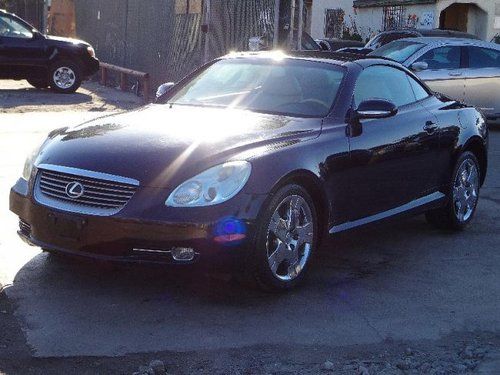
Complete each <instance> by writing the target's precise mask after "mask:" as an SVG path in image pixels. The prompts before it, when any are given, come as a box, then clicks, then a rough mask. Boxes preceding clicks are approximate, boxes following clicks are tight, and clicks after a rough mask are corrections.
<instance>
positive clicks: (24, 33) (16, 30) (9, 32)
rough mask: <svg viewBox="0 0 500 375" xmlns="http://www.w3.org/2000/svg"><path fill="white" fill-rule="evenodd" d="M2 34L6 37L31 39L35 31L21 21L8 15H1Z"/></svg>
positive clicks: (0, 30) (0, 29)
mask: <svg viewBox="0 0 500 375" xmlns="http://www.w3.org/2000/svg"><path fill="white" fill-rule="evenodd" d="M0 36H3V37H6V38H22V39H31V38H33V33H32V32H31V30H29V29H28V28H26V27H25V26H24V25H22V24H21V23H19V22H17V21H16V20H15V19H12V18H10V17H7V16H0Z"/></svg>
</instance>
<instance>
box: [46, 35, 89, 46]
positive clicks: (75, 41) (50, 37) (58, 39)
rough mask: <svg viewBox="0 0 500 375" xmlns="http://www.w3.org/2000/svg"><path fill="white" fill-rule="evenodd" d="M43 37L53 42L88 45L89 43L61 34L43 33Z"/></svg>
mask: <svg viewBox="0 0 500 375" xmlns="http://www.w3.org/2000/svg"><path fill="white" fill-rule="evenodd" d="M45 37H46V38H47V39H48V40H52V41H55V42H63V43H71V44H83V45H86V46H90V44H88V43H87V42H84V41H83V40H79V39H72V38H64V37H61V36H54V35H45Z"/></svg>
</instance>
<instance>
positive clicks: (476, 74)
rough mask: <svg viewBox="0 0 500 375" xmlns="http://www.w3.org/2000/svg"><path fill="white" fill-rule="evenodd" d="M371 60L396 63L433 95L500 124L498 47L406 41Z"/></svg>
mask: <svg viewBox="0 0 500 375" xmlns="http://www.w3.org/2000/svg"><path fill="white" fill-rule="evenodd" d="M370 55H372V56H382V57H387V58H390V59H392V60H396V61H398V62H400V63H402V64H403V65H405V66H406V67H408V68H410V69H411V70H413V71H414V72H415V73H416V74H417V75H418V76H419V77H420V78H421V79H422V80H424V81H425V82H426V83H427V85H428V86H429V87H430V88H431V89H433V90H434V91H437V92H440V93H443V94H445V95H447V96H449V97H451V98H454V99H457V100H460V101H462V102H465V103H468V104H471V105H474V106H476V107H477V108H479V109H481V111H482V112H483V113H484V114H485V115H486V116H487V117H488V119H489V120H495V121H497V120H500V45H498V44H494V43H488V42H483V41H480V40H472V39H455V38H454V39H451V38H408V39H400V40H397V41H394V42H391V43H389V44H386V45H385V46H383V47H381V48H379V49H376V50H375V51H373V52H372V53H370Z"/></svg>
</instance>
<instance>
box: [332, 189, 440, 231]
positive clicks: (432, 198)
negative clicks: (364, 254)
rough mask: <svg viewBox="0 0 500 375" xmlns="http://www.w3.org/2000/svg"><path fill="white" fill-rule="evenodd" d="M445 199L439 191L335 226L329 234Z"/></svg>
mask: <svg viewBox="0 0 500 375" xmlns="http://www.w3.org/2000/svg"><path fill="white" fill-rule="evenodd" d="M444 197H446V195H444V194H443V193H441V192H439V191H438V192H435V193H432V194H429V195H426V196H425V197H421V198H418V199H415V200H413V201H411V202H408V203H406V204H403V205H402V206H399V207H396V208H391V209H390V210H387V211H383V212H379V213H378V214H375V215H372V216H367V217H364V218H361V219H358V220H354V221H348V222H346V223H342V224H339V225H334V226H333V227H331V228H330V231H329V232H330V234H333V233H338V232H342V231H344V230H348V229H352V228H356V227H360V226H362V225H365V224H369V223H373V222H374V221H378V220H382V219H386V218H388V217H391V216H395V215H398V214H401V213H403V212H406V211H410V210H412V209H414V208H417V207H420V206H423V205H425V204H428V203H432V202H434V201H437V200H439V199H442V198H444Z"/></svg>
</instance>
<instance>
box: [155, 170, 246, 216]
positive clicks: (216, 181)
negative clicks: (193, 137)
mask: <svg viewBox="0 0 500 375" xmlns="http://www.w3.org/2000/svg"><path fill="white" fill-rule="evenodd" d="M251 171H252V165H251V164H250V163H249V162H247V161H232V162H228V163H224V164H220V165H217V166H215V167H213V168H210V169H207V170H206V171H205V172H202V173H200V174H199V175H197V176H195V177H193V178H190V179H189V180H187V181H185V182H184V183H182V184H181V185H179V186H178V187H177V188H176V189H175V190H174V191H173V192H172V194H170V196H169V197H168V198H167V200H166V201H165V204H166V205H167V206H170V207H201V206H213V205H216V204H219V203H222V202H225V201H227V200H229V199H231V198H232V197H234V196H235V195H236V194H238V193H239V192H240V191H241V189H243V186H245V184H246V183H247V181H248V178H249V177H250V173H251Z"/></svg>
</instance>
